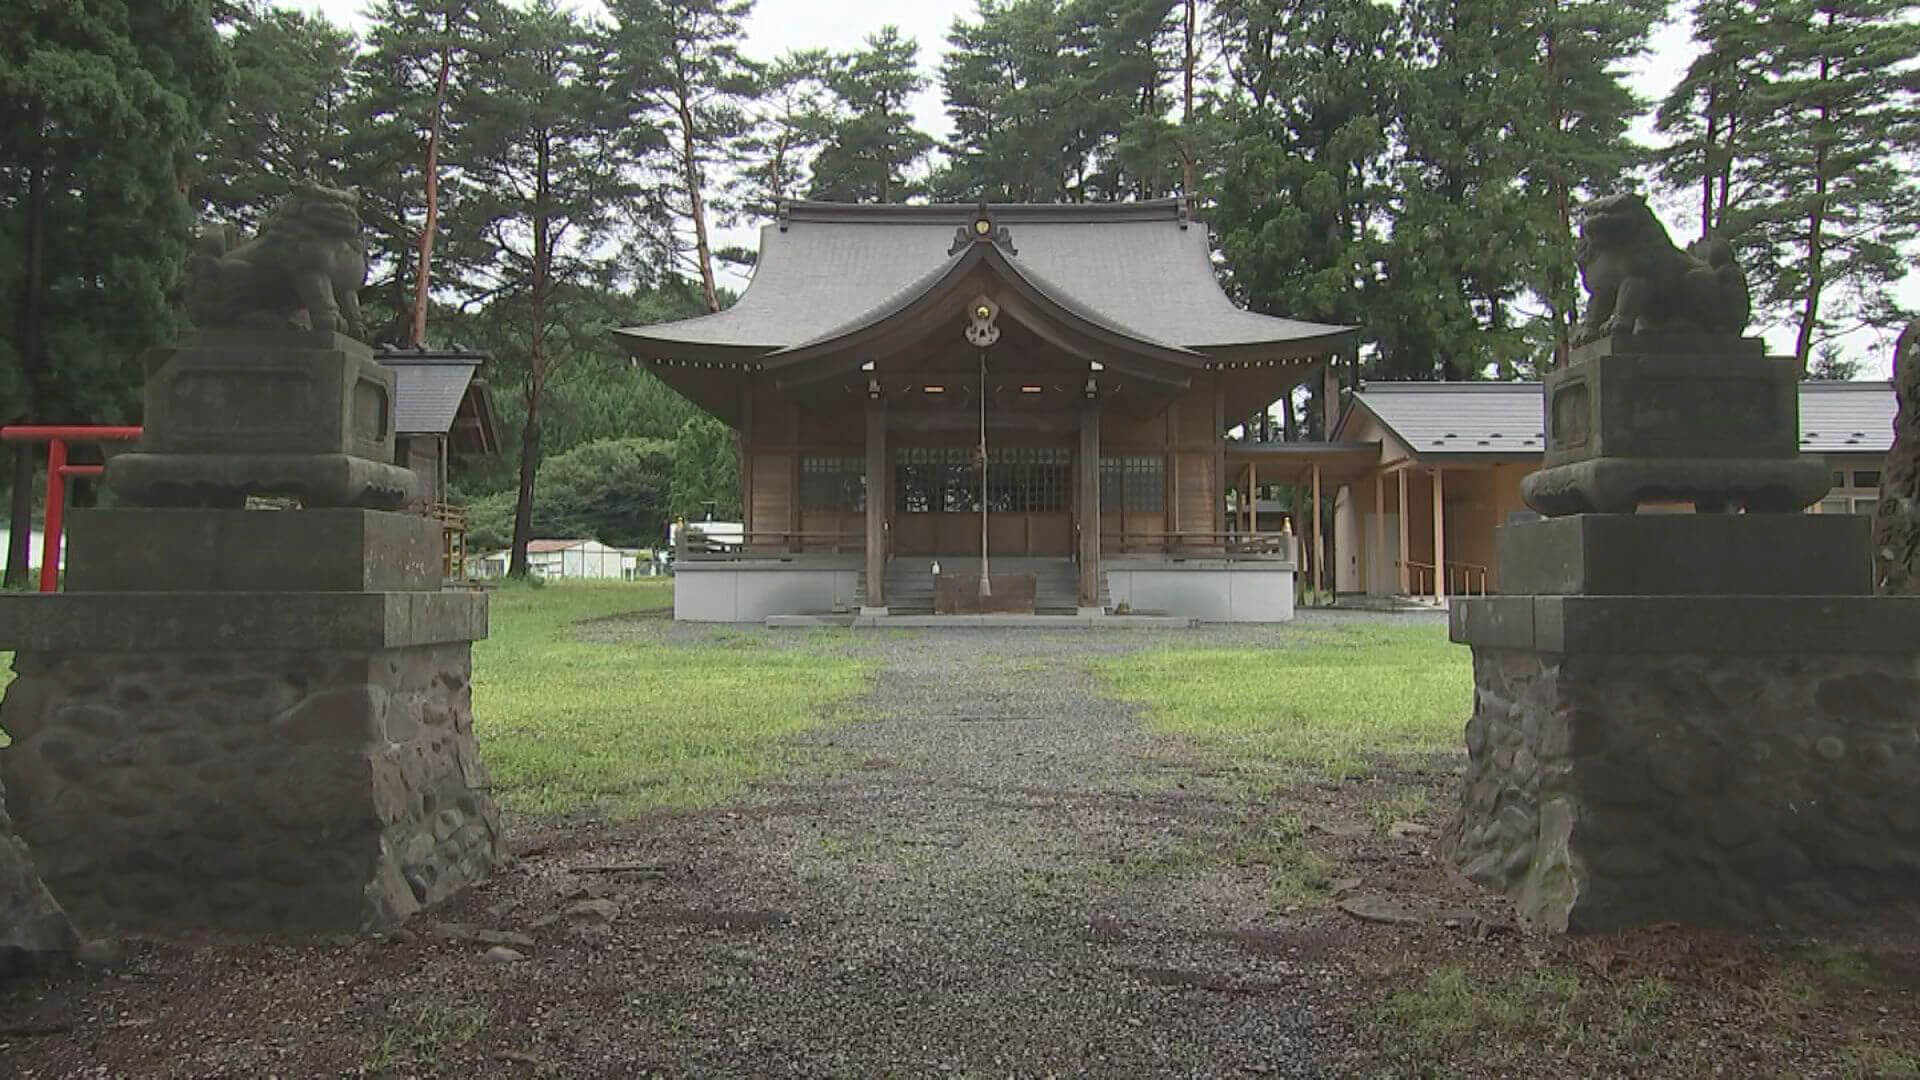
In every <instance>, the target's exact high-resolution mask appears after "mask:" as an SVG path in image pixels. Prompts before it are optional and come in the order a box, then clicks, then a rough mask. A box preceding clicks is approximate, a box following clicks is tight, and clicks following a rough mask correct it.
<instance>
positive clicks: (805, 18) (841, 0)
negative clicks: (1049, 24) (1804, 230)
mask: <svg viewBox="0 0 1920 1080" xmlns="http://www.w3.org/2000/svg"><path fill="white" fill-rule="evenodd" d="M282 2H283V3H286V4H287V6H291V7H301V8H305V9H306V10H308V11H317V12H320V13H322V14H324V15H326V16H327V17H328V18H330V19H332V20H333V21H334V22H336V23H340V24H343V25H346V26H359V25H361V24H362V23H363V22H364V20H363V19H362V18H361V17H360V11H361V9H362V8H363V7H364V6H365V0H282ZM575 7H576V8H577V9H579V10H583V11H600V10H602V9H601V8H600V5H599V3H598V2H597V0H579V2H577V3H576V4H575ZM975 8H976V5H975V0H758V3H756V4H755V5H754V9H753V14H752V16H751V17H750V18H749V19H748V21H747V47H746V52H747V54H748V55H750V56H753V57H755V58H759V59H771V58H773V57H776V56H778V55H780V54H781V53H784V52H786V51H788V50H790V49H803V48H826V49H830V50H848V49H852V48H855V47H857V46H858V45H860V44H861V41H862V39H864V38H865V37H866V36H867V35H868V34H870V33H872V32H874V31H875V30H878V29H879V28H880V27H882V26H884V25H886V24H888V23H892V24H894V25H895V26H897V27H899V28H900V32H901V33H902V34H903V35H904V36H906V37H910V38H913V39H914V40H916V41H918V42H919V43H920V62H921V66H922V68H923V69H924V70H925V71H926V73H927V77H928V87H927V89H926V90H924V91H922V92H921V93H920V94H919V95H918V96H917V98H916V99H915V101H914V103H913V113H914V118H915V120H916V121H917V122H918V123H919V125H920V128H921V130H923V131H926V132H928V133H929V134H931V135H933V136H934V138H935V139H936V140H939V139H944V138H945V136H946V135H947V134H948V133H949V132H950V131H951V130H952V125H951V124H950V123H949V121H948V119H947V114H946V111H945V110H944V109H943V107H942V106H941V102H940V88H939V85H938V78H937V77H938V71H939V64H940V57H941V55H942V54H943V53H944V52H945V51H946V47H947V31H948V29H949V28H950V27H951V26H952V25H953V20H954V19H955V18H956V17H960V16H971V15H972V14H973V12H974V11H975ZM1651 45H1652V47H1651V48H1650V49H1649V50H1648V52H1647V53H1646V54H1645V55H1644V56H1643V57H1642V58H1641V61H1640V63H1638V64H1637V65H1635V68H1634V70H1633V73H1632V75H1631V78H1630V80H1629V81H1630V83H1631V85H1632V86H1633V88H1634V89H1635V90H1636V91H1637V92H1639V93H1640V94H1641V95H1642V96H1644V97H1646V98H1648V99H1649V100H1654V101H1658V100H1659V99H1660V98H1662V97H1664V96H1666V94H1667V92H1668V91H1669V90H1670V89H1671V88H1672V87H1673V85H1674V84H1675V83H1676V82H1678V81H1679V79H1680V76H1681V74H1682V73H1683V71H1684V70H1685V68H1686V65H1687V63H1688V61H1689V59H1690V58H1691V55H1692V50H1691V48H1690V47H1689V31H1688V27H1687V25H1686V22H1685V20H1684V19H1682V20H1677V21H1675V22H1670V23H1667V24H1666V25H1664V26H1662V27H1660V28H1659V29H1658V30H1657V31H1656V32H1655V34H1654V37H1653V40H1652V43H1651ZM1635 134H1636V135H1637V136H1638V137H1639V138H1640V139H1641V141H1643V142H1649V143H1652V142H1655V141H1656V140H1655V139H1654V138H1653V132H1652V130H1651V123H1650V121H1643V122H1642V123H1641V124H1640V125H1639V126H1637V127H1636V128H1635ZM1658 209H1659V210H1660V211H1661V214H1662V217H1663V218H1664V219H1665V220H1666V222H1667V224H1668V226H1669V228H1670V229H1671V230H1672V232H1673V235H1674V236H1675V237H1676V238H1678V239H1681V240H1683V241H1684V239H1685V238H1686V237H1687V236H1689V235H1692V234H1693V233H1694V232H1695V231H1696V230H1697V229H1698V228H1699V218H1698V216H1697V215H1692V214H1691V211H1690V209H1689V207H1688V204H1687V200H1684V199H1682V200H1668V201H1661V202H1659V203H1658ZM758 242H759V233H758V229H757V228H755V227H752V226H743V227H738V228H733V229H722V230H719V232H718V237H717V240H716V243H717V244H718V245H720V246H726V245H738V246H743V247H749V248H751V247H755V246H758ZM721 271H722V272H721V280H722V284H724V285H727V286H730V287H732V288H734V289H741V288H744V287H745V286H746V279H745V277H743V276H741V274H740V273H739V271H737V270H734V269H731V268H724V267H723V268H721ZM1897 291H1898V292H1899V294H1900V296H1901V297H1902V298H1903V299H1904V300H1905V301H1906V302H1907V304H1908V306H1910V307H1920V274H1916V273H1909V274H1908V275H1907V276H1906V279H1905V280H1904V281H1902V282H1901V283H1900V286H1899V289H1898V290H1897ZM1766 337H1767V343H1768V345H1769V347H1770V348H1771V349H1772V350H1773V351H1775V352H1790V351H1791V350H1792V344H1793V335H1792V331H1791V328H1790V327H1784V326H1777V327H1769V328H1767V332H1766ZM1889 344H1890V341H1889V342H1888V343H1883V342H1878V341H1875V340H1874V339H1873V337H1872V336H1871V335H1869V334H1865V333H1861V334H1854V335H1852V336H1850V337H1848V338H1845V339H1842V345H1843V347H1844V348H1845V350H1846V352H1847V354H1848V356H1850V357H1851V358H1853V359H1856V360H1860V361H1862V362H1863V365H1864V366H1863V368H1862V371H1861V375H1862V376H1863V377H1879V378H1885V377H1886V376H1887V374H1888V366H1889V365H1888V353H1889Z"/></svg>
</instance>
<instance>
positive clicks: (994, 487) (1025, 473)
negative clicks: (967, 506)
mask: <svg viewBox="0 0 1920 1080" xmlns="http://www.w3.org/2000/svg"><path fill="white" fill-rule="evenodd" d="M987 462H988V468H987V507H988V509H990V510H993V511H994V512H996V513H1003V514H1052V513H1063V512H1065V511H1066V509H1067V495H1068V491H1069V490H1070V487H1071V485H1070V483H1069V481H1068V473H1069V470H1070V469H1071V467H1072V457H1071V455H1069V454H1068V452H1067V451H1066V449H1065V448H1061V447H1050V446H1013V447H1006V448H1003V449H998V450H991V451H989V452H988V455H987Z"/></svg>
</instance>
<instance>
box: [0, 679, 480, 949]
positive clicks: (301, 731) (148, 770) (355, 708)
mask: <svg viewBox="0 0 1920 1080" xmlns="http://www.w3.org/2000/svg"><path fill="white" fill-rule="evenodd" d="M177 648H178V645H177V644H176V649H177ZM14 670H15V671H16V672H18V675H19V677H18V678H17V679H16V680H15V681H14V683H13V684H12V685H11V686H10V687H9V688H8V689H7V693H6V698H5V701H4V703H0V726H4V727H5V728H6V730H7V731H8V733H9V734H10V735H11V736H12V737H13V745H11V746H9V747H7V748H6V749H5V750H0V776H4V780H5V784H6V792H7V799H8V806H9V808H10V809H11V810H12V813H13V820H14V825H15V827H16V829H17V830H18V832H19V835H20V836H21V837H22V838H23V839H25V840H26V841H27V843H28V844H29V845H31V847H32V851H33V858H34V861H35V862H36V863H37V864H38V866H39V868H40V873H41V876H42V878H43V879H44V880H45V882H46V884H47V887H48V888H49V889H50V890H52V892H53V895H54V896H56V897H58V898H60V900H61V901H62V902H63V903H64V904H65V905H66V908H67V910H68V912H69V913H70V914H71V915H72V916H73V919H74V921H75V922H76V923H77V924H78V925H79V926H80V927H81V928H82V929H83V930H85V931H87V932H89V933H111V932H116V931H118V932H140V931H164V930H171V929H182V928H199V929H205V928H211V929H225V930H244V931H257V930H272V931H339V930H356V929H362V928H380V927H388V926H392V925H395V924H397V923H398V922H400V921H401V920H403V919H405V918H406V917H407V916H408V915H409V914H411V913H412V912H414V911H415V910H418V909H419V908H420V907H422V906H425V905H428V904H432V903H434V902H436V901H438V900H440V899H442V898H444V897H446V896H448V895H450V894H452V893H453V892H455V891H457V890H458V889H460V888H461V887H462V886H464V885H466V884H468V883H469V882H472V881H474V880H477V879H479V878H481V877H483V876H485V875H486V873H487V872H488V870H489V869H490V868H491V867H493V866H494V865H495V863H496V862H498V861H499V860H500V859H502V858H503V857H504V855H505V842H504V834H503V832H502V829H501V826H500V820H499V814H498V811H497V810H496V809H495V807H494V804H493V800H492V797H491V795H490V794H489V791H488V779H487V774H486V770H485V768H484V766H483V765H482V764H481V761H480V756H479V752H478V748H477V746H476V745H475V742H474V737H473V713H472V705H471V700H472V699H471V689H470V687H469V684H468V679H469V677H470V674H471V670H472V667H471V646H470V645H469V644H468V643H466V642H456V643H442V644H429V645H416V646H410V647H405V648H389V649H376V650H362V651H268V650H259V651H248V650H228V651H218V652H215V651H204V652H192V651H152V652H104V653H97V654H96V653H88V652H81V651H53V652H23V653H20V654H18V655H17V656H16V657H15V659H14Z"/></svg>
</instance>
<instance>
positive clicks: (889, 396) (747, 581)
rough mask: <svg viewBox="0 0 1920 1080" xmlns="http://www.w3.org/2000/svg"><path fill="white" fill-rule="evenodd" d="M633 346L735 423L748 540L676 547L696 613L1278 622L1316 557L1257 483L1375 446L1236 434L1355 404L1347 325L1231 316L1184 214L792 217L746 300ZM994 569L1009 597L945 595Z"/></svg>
mask: <svg viewBox="0 0 1920 1080" xmlns="http://www.w3.org/2000/svg"><path fill="white" fill-rule="evenodd" d="M618 336H619V339H620V341H621V342H622V344H623V345H624V346H625V347H626V348H627V349H628V350H630V351H631V352H632V354H633V355H634V356H635V357H636V358H638V359H639V360H641V361H643V362H644V363H645V364H646V365H647V366H648V367H649V369H650V370H652V371H654V372H655V373H656V374H658V375H659V377H660V378H661V379H662V380H664V381H665V382H666V383H667V384H668V385H670V386H672V387H673V388H675V389H676V390H678V391H679V392H681V393H682V394H684V395H686V396H687V397H688V398H689V399H691V400H692V401H694V402H695V403H696V404H698V405H699V406H700V407H701V408H703V409H705V410H707V411H708V412H710V413H712V414H713V415H714V416H716V417H718V418H720V419H721V420H722V421H724V422H726V423H727V424H728V425H730V426H731V427H732V428H733V429H734V430H735V431H736V432H738V434H739V445H740V460H741V470H740V471H741V485H742V502H743V505H744V507H745V511H744V516H745V521H744V523H743V532H741V533H739V534H736V535H732V536H730V537H729V542H727V543H724V544H710V545H700V546H695V547H688V546H685V545H683V547H682V549H681V552H680V558H679V562H678V567H677V571H676V573H677V575H678V580H677V583H676V588H675V601H674V604H675V615H676V617H677V618H681V619H693V620H711V621H760V620H763V619H765V618H767V617H769V616H779V615H806V614H826V613H833V612H847V613H852V612H864V613H865V614H868V615H873V616H880V615H900V614H924V613H931V612H934V611H936V610H939V611H947V610H956V609H955V608H953V607H952V606H951V604H950V603H949V601H953V602H955V603H959V604H960V605H961V608H960V609H963V610H1030V611H1034V612H1038V613H1042V614H1044V613H1049V612H1052V613H1069V614H1076V615H1080V616H1086V617H1088V618H1090V619H1097V618H1098V617H1100V616H1101V615H1102V614H1103V613H1155V614H1166V615H1171V616H1178V617H1187V618H1200V619H1210V620H1238V621H1277V620H1283V619H1287V618H1291V617H1292V614H1293V605H1294V595H1295V588H1294V575H1295V571H1296V569H1298V568H1299V567H1300V565H1301V564H1302V554H1303V553H1301V552H1300V551H1298V550H1296V549H1297V546H1298V545H1297V544H1296V539H1297V538H1296V536H1295V535H1294V533H1293V531H1292V529H1291V528H1290V527H1281V526H1279V525H1278V524H1277V523H1276V522H1272V521H1269V520H1268V519H1265V518H1263V517H1262V516H1261V515H1260V513H1259V509H1258V507H1259V500H1257V499H1256V498H1254V497H1253V495H1254V493H1257V492H1258V491H1260V490H1261V489H1262V488H1263V487H1268V486H1271V485H1276V484H1282V483H1285V484H1298V485H1302V490H1303V491H1304V490H1306V489H1308V488H1309V487H1318V485H1319V484H1320V483H1321V482H1322V481H1324V482H1327V483H1329V484H1335V483H1339V482H1341V481H1342V480H1343V479H1347V477H1346V474H1347V473H1353V474H1354V475H1358V474H1359V472H1360V471H1361V470H1363V469H1365V468H1367V467H1370V466H1372V465H1373V464H1375V463H1377V461H1378V457H1379V446H1378V444H1377V443H1375V444H1354V445H1348V446H1333V445H1328V444H1313V443H1271V442H1269V443H1258V442H1254V441H1251V440H1249V441H1245V442H1242V441H1237V440H1235V441H1230V440H1229V438H1228V432H1229V431H1230V430H1232V429H1235V428H1240V427H1242V425H1244V424H1246V423H1247V422H1248V418H1249V417H1254V416H1261V415H1265V414H1266V411H1267V408H1268V407H1269V406H1270V405H1271V404H1272V403H1273V402H1275V401H1277V400H1279V399H1280V398H1281V397H1283V396H1285V395H1287V394H1288V393H1289V392H1290V391H1291V390H1293V389H1294V388H1295V387H1296V386H1297V385H1299V384H1301V383H1302V382H1304V381H1307V380H1316V379H1317V380H1323V381H1324V382H1323V385H1325V386H1326V387H1327V391H1328V392H1326V393H1324V394H1323V395H1322V398H1323V400H1324V401H1326V402H1328V403H1329V406H1328V407H1329V410H1330V411H1331V410H1333V409H1335V408H1337V404H1336V403H1337V402H1338V400H1339V394H1338V387H1337V380H1336V379H1335V376H1334V373H1335V371H1336V370H1337V369H1336V366H1335V362H1336V361H1337V359H1338V358H1340V357H1343V356H1344V357H1348V358H1351V356H1352V355H1353V348H1354V345H1355V340H1356V328H1354V327H1347V326H1329V325H1324V324H1320V323H1312V322H1301V321H1297V320H1293V319H1283V318H1273V317H1270V316H1266V315H1257V314H1254V313H1252V312H1249V311H1245V310H1242V309H1241V308H1239V307H1237V306H1236V305H1235V304H1234V303H1233V301H1232V300H1231V299H1229V298H1228V296H1227V295H1226V293H1224V292H1223V291H1222V290H1221V287H1220V285H1219V283H1218V280H1217V279H1216V275H1215V265H1214V261H1213V256H1212V252H1211V249H1210V246H1209V243H1208V236H1207V230H1206V229H1205V227H1204V226H1202V225H1201V224H1200V223H1199V222H1196V221H1192V220H1190V219H1189V217H1188V213H1187V210H1186V206H1185V203H1184V202H1183V201H1182V200H1178V199H1165V200H1158V201H1149V202H1132V203H1114V204H1078V205H987V206H953V205H947V206H901V205H868V206H852V205H841V204H833V203H819V202H795V203H789V204H786V205H785V206H783V208H782V209H781V211H780V213H779V216H778V220H777V221H775V222H773V223H771V224H769V225H767V226H766V227H765V228H764V229H763V231H762V236H761V244H760V253H759V263H758V266H757V268H756V270H755V272H754V276H753V281H752V284H751V285H750V286H749V287H748V289H747V290H746V292H745V293H744V294H743V295H742V296H741V297H740V299H739V301H738V302H737V303H736V304H734V305H733V306H732V307H730V308H728V309H727V310H725V311H721V312H718V313H716V314H712V315H706V316H701V317H699V318H693V319H685V320H682V321H679V322H671V323H663V324H658V325H652V326H643V327H634V328H630V329H625V330H621V331H619V332H618ZM1328 419H1329V422H1328V424H1327V425H1326V430H1332V428H1333V426H1334V424H1333V421H1334V420H1337V415H1330V416H1329V418H1328ZM1330 495H1331V492H1329V496H1330ZM1313 505H1314V506H1315V507H1317V506H1319V505H1320V500H1319V499H1315V500H1314V501H1313ZM1298 524H1299V527H1300V529H1301V530H1302V531H1303V532H1306V533H1307V535H1312V536H1319V535H1321V534H1322V530H1320V529H1318V528H1313V529H1311V530H1310V531H1309V530H1308V526H1307V523H1306V522H1304V521H1303V522H1300V523H1298ZM1287 525H1288V526H1291V525H1292V523H1291V522H1288V523H1287ZM696 533H697V530H696ZM983 554H984V556H985V557H986V559H987V560H988V562H989V565H990V567H991V581H992V582H993V584H992V585H990V586H988V587H987V588H984V589H979V590H974V591H976V592H979V593H983V594H991V593H994V592H995V591H996V590H997V592H998V594H999V603H1000V606H991V605H990V606H987V607H975V606H973V605H975V604H976V603H978V602H982V601H984V600H985V596H960V597H958V598H957V599H956V597H955V595H950V594H952V593H953V590H952V589H950V588H949V586H953V585H955V583H956V582H958V583H961V584H965V582H967V581H969V580H974V579H977V578H978V577H979V576H980V569H981V568H980V565H979V564H980V560H981V558H982V556H983ZM1306 554H1307V555H1309V556H1310V555H1311V553H1306ZM1323 561H1324V560H1318V561H1316V560H1312V559H1311V558H1309V559H1308V562H1309V563H1310V564H1311V565H1312V566H1313V567H1314V568H1315V569H1316V570H1317V569H1318V566H1319V565H1320V562H1323ZM936 565H937V566H938V567H939V568H940V570H939V572H940V576H941V577H944V578H947V579H948V580H947V581H946V582H945V583H942V582H941V581H940V580H938V579H937V578H936V577H935V574H934V568H935V566H936ZM1003 574H1004V575H1007V578H1008V580H1009V582H1010V583H1011V584H1008V585H1002V584H1000V583H1001V577H1002V575H1003ZM1009 597H1011V598H1012V599H1011V600H1010V601H1009ZM1009 602H1011V603H1012V604H1013V605H1014V606H1012V607H1008V606H1005V605H1006V604H1007V603H1009Z"/></svg>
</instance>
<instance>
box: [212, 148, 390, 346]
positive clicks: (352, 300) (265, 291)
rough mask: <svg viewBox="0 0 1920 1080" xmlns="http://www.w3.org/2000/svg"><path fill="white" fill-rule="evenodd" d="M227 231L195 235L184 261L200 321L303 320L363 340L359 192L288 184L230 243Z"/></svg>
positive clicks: (271, 322)
mask: <svg viewBox="0 0 1920 1080" xmlns="http://www.w3.org/2000/svg"><path fill="white" fill-rule="evenodd" d="M236 239H237V238H236V237H235V235H234V233H233V230H231V229H220V230H216V231H213V232H209V233H207V234H205V235H203V236H202V237H201V238H200V241H199V243H198V244H197V245H196V250H195V251H194V254H193V256H192V258H191V259H190V260H189V261H188V264H187V310H188V312H189V313H190V314H191V315H192V316H193V320H194V322H195V323H197V324H199V325H200V326H209V327H210V326H249V325H251V326H259V325H267V326H284V325H287V324H289V323H291V324H294V325H301V324H302V322H303V320H302V319H301V318H300V316H301V314H302V313H303V312H304V314H305V319H304V324H305V325H306V326H307V327H309V328H311V329H315V330H335V331H338V332H340V333H344V334H347V335H348V336H350V337H355V338H359V339H361V340H365V338H366V332H367V328H366V323H365V321H364V320H363V319H362V318H361V315H360V297H359V290H360V287H361V286H362V285H364V284H365V283H366V280H367V252H366V243H365V241H364V240H362V239H361V236H360V195H359V193H358V192H356V191H341V190H338V189H335V188H328V187H321V186H319V185H317V184H301V185H299V186H297V187H295V188H294V190H293V194H291V195H289V196H288V197H287V198H286V199H285V200H284V201H282V202H281V204H280V205H279V206H278V207H276V208H274V211H273V213H272V214H270V215H268V217H267V220H266V222H265V223H264V224H262V225H261V227H260V235H258V236H256V237H254V238H253V239H252V240H249V241H247V242H246V243H243V244H238V245H237V246H236V243H235V241H236Z"/></svg>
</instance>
